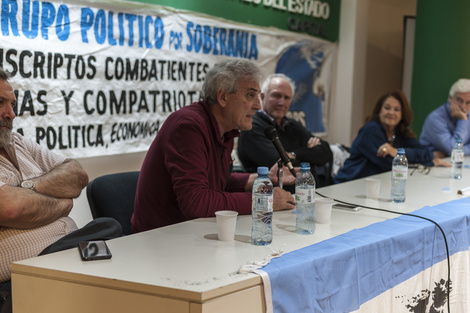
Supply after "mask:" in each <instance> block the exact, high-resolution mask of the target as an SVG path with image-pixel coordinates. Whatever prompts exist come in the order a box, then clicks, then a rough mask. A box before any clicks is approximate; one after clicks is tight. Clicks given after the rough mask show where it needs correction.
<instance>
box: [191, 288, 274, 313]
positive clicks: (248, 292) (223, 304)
mask: <svg viewBox="0 0 470 313" xmlns="http://www.w3.org/2000/svg"><path fill="white" fill-rule="evenodd" d="M220 312H224V313H240V312H243V313H264V312H265V304H264V293H263V288H262V286H255V287H251V288H248V289H245V290H242V291H239V292H235V293H232V294H229V295H226V296H223V297H219V298H215V299H212V300H209V301H205V302H204V303H202V304H199V303H191V305H190V313H220Z"/></svg>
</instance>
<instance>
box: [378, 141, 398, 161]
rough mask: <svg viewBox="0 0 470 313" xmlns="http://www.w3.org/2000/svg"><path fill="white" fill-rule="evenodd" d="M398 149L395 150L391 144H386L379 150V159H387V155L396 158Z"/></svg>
mask: <svg viewBox="0 0 470 313" xmlns="http://www.w3.org/2000/svg"><path fill="white" fill-rule="evenodd" d="M397 151H398V150H397V148H394V147H393V146H392V145H391V144H389V143H388V142H387V143H384V144H383V145H381V146H380V147H379V149H378V150H377V156H378V157H379V158H385V157H386V156H387V155H390V156H391V157H392V158H394V157H396V155H397Z"/></svg>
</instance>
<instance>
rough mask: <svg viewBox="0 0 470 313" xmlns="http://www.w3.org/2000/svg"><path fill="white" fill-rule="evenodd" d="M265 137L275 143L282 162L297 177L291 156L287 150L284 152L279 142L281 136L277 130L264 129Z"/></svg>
mask: <svg viewBox="0 0 470 313" xmlns="http://www.w3.org/2000/svg"><path fill="white" fill-rule="evenodd" d="M264 135H265V136H266V137H267V138H268V139H270V140H271V141H272V142H273V144H274V146H275V147H276V150H277V152H278V153H279V155H280V156H281V159H282V161H284V163H285V164H286V165H287V168H289V171H290V172H291V173H292V175H294V177H296V175H295V170H294V166H293V165H292V161H291V160H290V158H289V156H288V155H287V152H286V150H284V147H283V146H282V144H281V142H280V141H279V135H278V134H277V130H276V129H275V128H274V126H268V127H266V128H265V129H264Z"/></svg>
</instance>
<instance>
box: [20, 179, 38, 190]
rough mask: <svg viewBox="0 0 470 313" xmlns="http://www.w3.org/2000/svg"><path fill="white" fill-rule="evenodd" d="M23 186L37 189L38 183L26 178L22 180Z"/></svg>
mask: <svg viewBox="0 0 470 313" xmlns="http://www.w3.org/2000/svg"><path fill="white" fill-rule="evenodd" d="M21 187H23V188H26V189H31V190H34V191H36V184H35V183H34V182H33V181H32V180H25V181H23V182H21Z"/></svg>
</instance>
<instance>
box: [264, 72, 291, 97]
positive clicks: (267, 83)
mask: <svg viewBox="0 0 470 313" xmlns="http://www.w3.org/2000/svg"><path fill="white" fill-rule="evenodd" d="M275 77H279V78H282V79H284V80H285V81H287V82H288V83H289V85H290V89H291V91H292V95H291V97H292V99H293V98H294V93H295V82H294V81H293V80H292V79H291V78H290V77H287V76H286V75H284V74H282V73H275V74H271V75H269V76H268V77H266V79H265V80H264V82H263V85H262V86H261V92H262V93H263V94H265V95H267V94H268V92H269V88H270V86H271V80H272V79H273V78H275Z"/></svg>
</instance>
